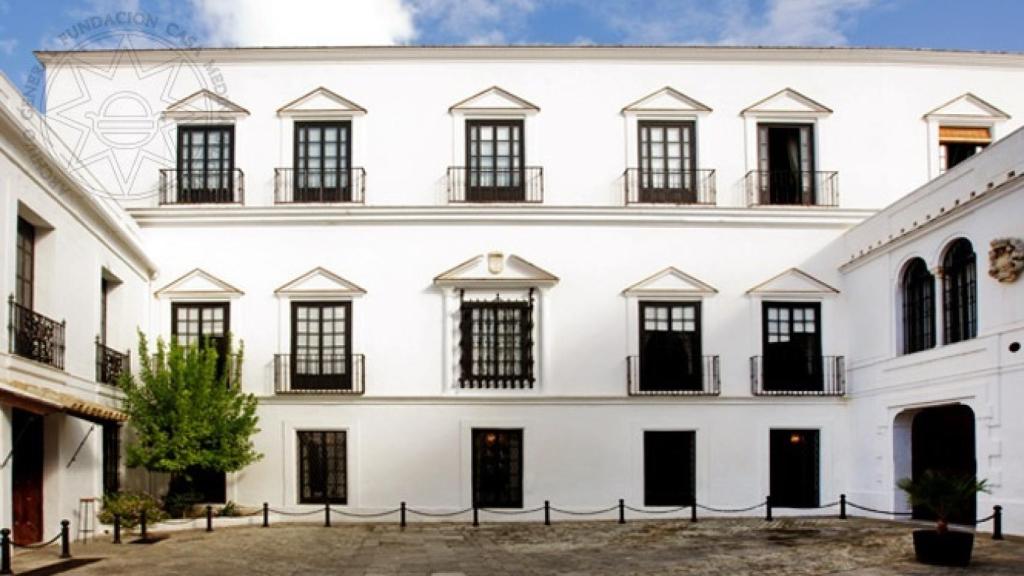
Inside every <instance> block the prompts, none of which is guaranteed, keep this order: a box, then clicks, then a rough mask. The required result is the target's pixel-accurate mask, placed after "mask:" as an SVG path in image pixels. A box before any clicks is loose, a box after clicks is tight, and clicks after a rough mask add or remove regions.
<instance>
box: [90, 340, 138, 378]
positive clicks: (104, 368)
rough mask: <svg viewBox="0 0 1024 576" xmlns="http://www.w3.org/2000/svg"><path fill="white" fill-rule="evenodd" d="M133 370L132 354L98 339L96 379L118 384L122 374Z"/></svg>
mask: <svg viewBox="0 0 1024 576" xmlns="http://www.w3.org/2000/svg"><path fill="white" fill-rule="evenodd" d="M127 372H131V356H129V355H128V353H127V352H118V351H117V350H114V349H113V348H109V347H107V346H105V345H104V344H102V343H101V342H100V341H99V339H98V338H97V339H96V381H97V382H102V383H104V384H110V385H111V386H117V381H118V380H119V379H120V378H121V374H125V373H127Z"/></svg>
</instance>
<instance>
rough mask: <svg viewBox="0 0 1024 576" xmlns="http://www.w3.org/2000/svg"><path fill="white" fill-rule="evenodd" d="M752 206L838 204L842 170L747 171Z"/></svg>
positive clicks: (749, 198) (748, 196)
mask: <svg viewBox="0 0 1024 576" xmlns="http://www.w3.org/2000/svg"><path fill="white" fill-rule="evenodd" d="M746 185H747V204H748V205H750V206H839V173H838V172H824V171H798V170H751V171H750V172H747V176H746Z"/></svg>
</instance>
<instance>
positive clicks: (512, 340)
mask: <svg viewBox="0 0 1024 576" xmlns="http://www.w3.org/2000/svg"><path fill="white" fill-rule="evenodd" d="M460 314H461V320H460V322H459V331H460V338H461V341H460V348H461V362H460V368H461V376H460V379H459V384H460V386H461V387H462V388H532V387H533V380H534V379H533V297H532V294H531V297H530V299H529V300H501V299H495V300H489V301H463V302H462V308H461V311H460Z"/></svg>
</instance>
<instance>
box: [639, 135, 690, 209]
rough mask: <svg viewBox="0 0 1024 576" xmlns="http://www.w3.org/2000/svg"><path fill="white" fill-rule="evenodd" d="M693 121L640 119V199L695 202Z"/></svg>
mask: <svg viewBox="0 0 1024 576" xmlns="http://www.w3.org/2000/svg"><path fill="white" fill-rule="evenodd" d="M694 126H695V123H694V122H692V121H686V122H677V121H672V122H666V121H641V122H639V123H638V129H639V131H640V138H639V143H640V149H639V151H638V156H639V158H640V174H639V177H640V201H641V202H652V203H655V202H657V203H662V202H664V203H674V204H692V203H694V202H696V201H697V187H696V185H695V180H696V179H695V172H694V159H695V157H696V155H697V154H696V151H697V145H696V141H695V138H694V137H693V135H694Z"/></svg>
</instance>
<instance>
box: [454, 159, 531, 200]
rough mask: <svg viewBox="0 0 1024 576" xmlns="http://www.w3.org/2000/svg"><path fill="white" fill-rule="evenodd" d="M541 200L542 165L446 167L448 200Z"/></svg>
mask: <svg viewBox="0 0 1024 576" xmlns="http://www.w3.org/2000/svg"><path fill="white" fill-rule="evenodd" d="M543 201H544V168H542V167H540V166H526V167H524V168H480V169H477V168H473V169H469V168H466V167H463V166H450V167H448V202H452V203H461V202H507V203H531V204H536V203H540V202H543Z"/></svg>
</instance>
